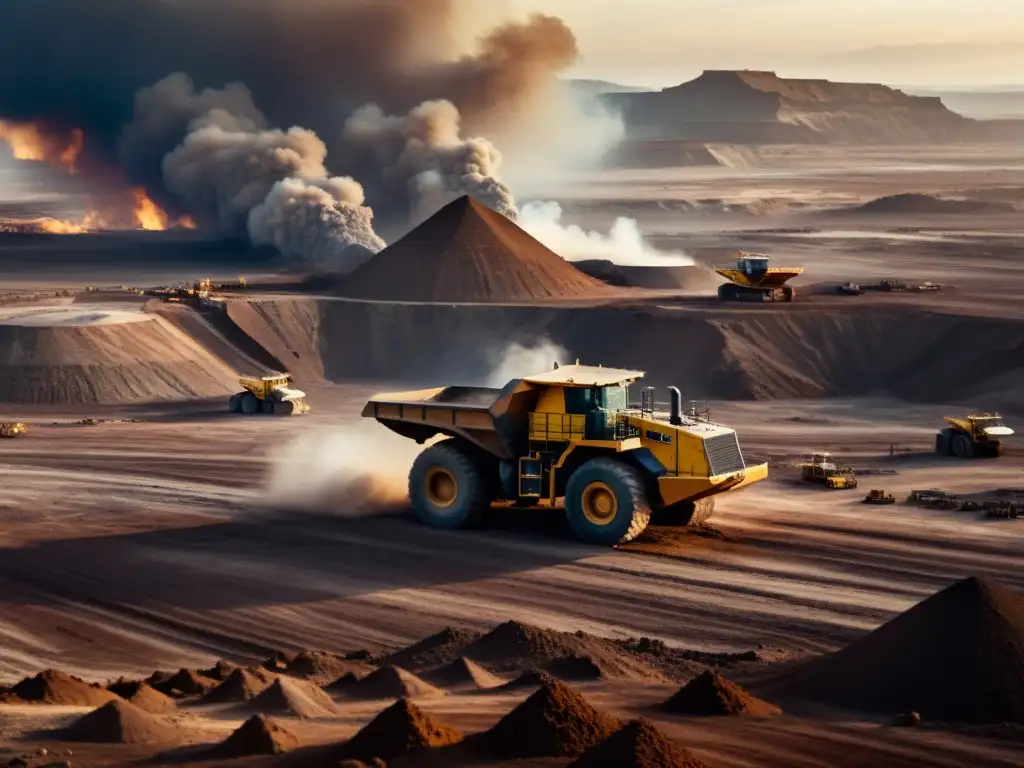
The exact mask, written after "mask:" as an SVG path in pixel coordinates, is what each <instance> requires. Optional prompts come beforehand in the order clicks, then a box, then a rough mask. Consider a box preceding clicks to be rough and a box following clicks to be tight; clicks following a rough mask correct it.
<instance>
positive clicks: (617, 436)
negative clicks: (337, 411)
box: [363, 361, 768, 546]
mask: <svg viewBox="0 0 1024 768" xmlns="http://www.w3.org/2000/svg"><path fill="white" fill-rule="evenodd" d="M643 375H644V374H643V372H641V371H632V370H623V369H617V368H604V367H600V366H586V365H580V364H579V361H577V363H576V364H575V365H566V366H562V367H558V366H556V367H555V369H554V370H551V371H548V372H546V373H540V374H536V375H532V376H524V377H523V378H519V379H513V380H512V381H510V382H509V383H508V384H506V385H505V387H504V388H502V389H492V388H485V387H463V386H449V387H438V388H436V389H425V390H418V391H413V392H392V393H387V394H378V395H375V396H374V397H373V398H371V399H370V401H369V402H368V403H367V404H366V406H365V408H364V409H363V416H365V417H369V418H373V419H376V420H377V421H379V422H380V423H381V424H383V425H384V426H386V427H388V428H389V429H391V430H392V431H394V432H396V433H398V434H399V435H402V436H403V437H407V438H410V439H412V440H415V441H416V442H418V443H420V444H423V443H426V442H428V441H431V440H433V439H435V438H437V437H438V436H441V437H443V438H446V439H441V440H440V441H439V442H436V443H434V444H432V445H430V447H428V448H426V450H424V451H423V452H422V453H421V454H420V455H419V457H418V458H417V459H416V461H415V463H414V464H413V466H412V470H411V471H410V473H409V497H410V499H411V501H412V506H413V509H414V511H415V513H416V515H417V517H418V518H419V520H420V521H421V522H423V523H426V524H428V525H431V526H434V527H438V528H449V529H451V528H464V527H470V526H473V525H475V524H479V523H481V522H483V521H484V519H485V518H486V516H487V513H488V510H489V509H490V508H491V506H492V504H493V503H495V502H506V503H509V504H510V505H512V506H517V507H535V506H538V507H547V508H552V509H553V508H556V507H557V505H558V502H559V501H562V502H563V505H564V513H565V516H566V518H567V520H568V523H569V527H570V528H571V530H572V531H573V533H574V534H575V535H576V536H577V537H578V538H580V539H582V540H584V541H587V542H590V543H593V544H600V545H606V546H609V545H616V544H622V543H624V542H628V541H630V540H631V539H634V538H635V537H636V536H638V535H639V534H640V533H641V532H642V531H643V530H644V529H645V528H646V527H647V524H648V523H649V521H650V519H651V516H652V515H655V516H658V515H659V514H660V515H664V516H665V518H666V519H671V520H672V521H673V522H674V523H676V524H684V525H686V524H688V525H699V524H702V523H703V522H704V521H706V520H707V519H708V518H709V517H710V516H711V514H712V512H713V510H714V504H715V497H716V496H717V495H718V494H721V493H724V492H726V491H732V490H736V489H738V488H742V487H743V486H746V485H749V484H750V483H753V482H756V481H758V480H762V479H764V478H765V477H767V475H768V465H767V464H763V463H758V464H749V463H747V460H746V459H745V458H744V456H743V454H742V452H741V450H740V444H739V441H738V439H737V437H736V432H735V431H734V430H732V429H730V428H728V427H724V426H721V425H719V424H715V423H714V422H712V421H711V420H710V418H709V417H708V416H707V415H706V414H705V413H701V412H700V411H698V410H697V409H696V408H693V409H690V410H689V411H688V412H686V413H684V412H683V408H682V396H681V394H680V392H679V390H678V389H676V388H675V387H669V395H670V403H669V408H668V411H667V413H666V412H664V411H663V410H656V406H657V404H656V403H655V390H654V388H653V387H645V388H644V389H643V390H642V391H641V402H640V404H639V405H635V404H634V405H630V404H629V397H628V388H629V385H630V384H633V383H635V382H636V381H638V380H640V379H641V378H642V377H643Z"/></svg>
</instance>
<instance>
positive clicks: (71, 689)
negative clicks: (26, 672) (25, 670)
mask: <svg viewBox="0 0 1024 768" xmlns="http://www.w3.org/2000/svg"><path fill="white" fill-rule="evenodd" d="M7 696H8V697H11V698H15V699H18V700H20V701H27V702H31V703H33V704H55V705H58V706H65V707H99V706H102V705H104V704H106V703H107V702H109V701H114V700H116V699H117V698H118V696H117V694H115V693H112V692H111V691H108V690H106V689H104V688H101V687H100V686H98V685H93V684H92V683H87V682H85V681H84V680H82V679H80V678H77V677H74V676H72V675H69V674H67V673H65V672H61V671H60V670H56V669H47V670H45V671H43V672H40V673H39V674H38V675H36V676H35V677H27V678H25V679H24V680H22V681H21V682H20V683H18V684H17V685H15V686H14V687H13V688H12V689H11V690H10V692H9V693H8V694H7Z"/></svg>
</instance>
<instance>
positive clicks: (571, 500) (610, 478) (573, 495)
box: [565, 458, 651, 546]
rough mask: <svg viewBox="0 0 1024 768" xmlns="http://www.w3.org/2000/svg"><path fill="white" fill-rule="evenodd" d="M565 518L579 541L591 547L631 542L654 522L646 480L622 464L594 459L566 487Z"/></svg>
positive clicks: (607, 459)
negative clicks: (651, 521) (652, 520)
mask: <svg viewBox="0 0 1024 768" xmlns="http://www.w3.org/2000/svg"><path fill="white" fill-rule="evenodd" d="M565 516H566V519H567V520H568V522H569V527H570V528H571V529H572V532H573V533H574V534H576V536H577V538H580V539H582V540H583V541H586V542H589V543H590V544H601V545H604V546H614V545H615V544H625V543H626V542H627V541H632V540H633V539H635V538H636V537H637V536H639V535H640V534H641V533H643V531H644V529H645V528H646V527H647V524H648V523H649V522H650V520H651V506H650V503H649V502H648V499H647V491H646V489H645V487H644V480H643V477H642V476H641V475H640V472H639V471H637V470H636V469H634V468H633V467H631V466H629V465H628V464H624V463H623V462H621V461H616V460H615V459H610V458H600V459H591V460H590V461H588V462H586V463H585V464H583V465H582V466H580V467H579V469H577V470H576V471H575V472H573V473H572V476H571V477H570V478H569V482H568V483H567V484H566V488H565Z"/></svg>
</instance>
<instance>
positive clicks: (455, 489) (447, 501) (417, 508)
mask: <svg viewBox="0 0 1024 768" xmlns="http://www.w3.org/2000/svg"><path fill="white" fill-rule="evenodd" d="M448 442H450V441H445V442H442V443H438V444H437V445H432V446H431V447H430V448H427V449H426V450H425V451H423V453H421V454H420V455H419V456H417V457H416V461H414V462H413V465H412V469H411V470H410V471H409V499H410V501H411V502H412V508H413V511H414V512H415V513H416V519H417V520H419V521H420V522H421V523H424V524H425V525H429V526H431V527H433V528H445V529H449V530H451V529H455V528H469V527H471V526H473V525H477V524H478V523H479V522H480V520H481V518H482V517H483V515H484V513H485V512H486V511H487V509H488V508H489V507H490V505H491V494H490V490H489V488H490V486H489V484H488V482H487V478H485V477H484V475H483V472H482V471H481V468H480V466H479V465H478V463H477V462H475V461H473V459H472V457H471V456H469V455H468V454H467V453H466V452H464V451H460V450H459V449H458V448H456V447H454V446H452V445H448V444H447V443H448Z"/></svg>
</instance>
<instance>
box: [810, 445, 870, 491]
mask: <svg viewBox="0 0 1024 768" xmlns="http://www.w3.org/2000/svg"><path fill="white" fill-rule="evenodd" d="M800 476H801V477H802V478H803V479H804V480H806V481H807V482H809V483H818V484H820V485H823V486H825V487H826V488H828V489H829V490H832V491H845V490H849V489H851V488H856V487H857V476H856V475H855V474H854V472H853V470H852V469H849V468H846V467H840V466H838V465H837V464H836V463H835V462H834V461H833V460H832V454H830V453H815V454H814V455H812V456H811V460H810V461H808V462H804V463H802V464H801V465H800Z"/></svg>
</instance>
